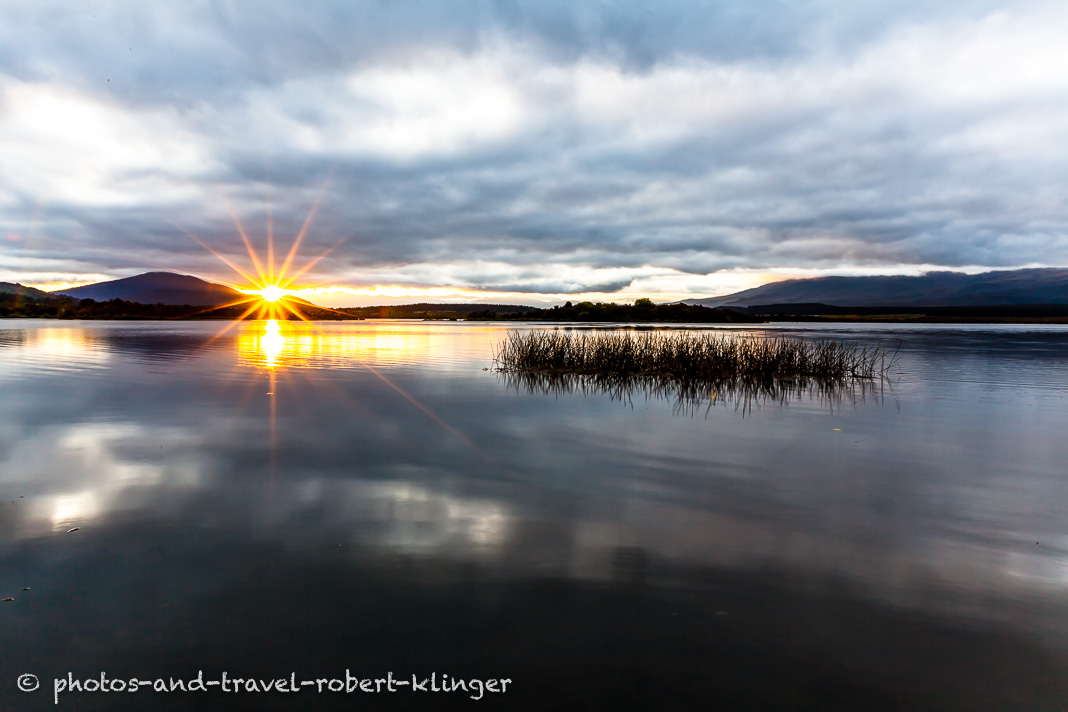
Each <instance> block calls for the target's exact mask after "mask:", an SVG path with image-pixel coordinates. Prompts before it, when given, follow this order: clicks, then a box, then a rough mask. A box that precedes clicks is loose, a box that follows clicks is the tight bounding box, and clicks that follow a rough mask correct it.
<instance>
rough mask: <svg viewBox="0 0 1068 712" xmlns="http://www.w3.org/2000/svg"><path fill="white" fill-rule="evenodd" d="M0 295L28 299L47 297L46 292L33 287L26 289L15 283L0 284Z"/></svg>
mask: <svg viewBox="0 0 1068 712" xmlns="http://www.w3.org/2000/svg"><path fill="white" fill-rule="evenodd" d="M0 294H14V295H17V296H20V297H29V298H31V299H40V298H42V297H47V296H48V292H44V291H41V290H40V289H35V288H33V287H26V286H24V285H21V284H18V283H17V282H15V283H12V282H0Z"/></svg>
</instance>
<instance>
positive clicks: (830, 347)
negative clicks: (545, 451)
mask: <svg viewBox="0 0 1068 712" xmlns="http://www.w3.org/2000/svg"><path fill="white" fill-rule="evenodd" d="M895 359H896V354H895V353H890V352H888V351H887V350H886V349H885V348H883V347H879V346H871V345H860V344H854V343H843V342H840V341H833V340H830V339H822V340H806V339H799V338H788V337H784V336H777V337H761V336H748V335H734V334H722V333H719V334H711V333H707V332H705V333H693V332H678V333H664V332H638V333H633V332H628V331H609V332H592V333H589V332H576V331H560V330H557V331H541V330H536V331H512V332H510V333H509V334H508V337H507V338H506V339H505V340H504V341H503V342H502V343H501V344H500V345H499V347H498V350H497V354H496V358H495V361H496V363H497V367H498V370H501V371H509V372H541V373H555V374H574V375H585V376H595V377H626V378H633V377H649V378H656V379H668V380H672V381H678V382H721V381H725V380H735V379H740V380H743V381H751V382H757V381H774V380H806V379H817V380H824V381H841V380H845V379H874V378H878V377H880V376H883V375H885V374H886V373H887V372H888V371H889V369H890V368H891V367H892V366H893V363H894V361H895Z"/></svg>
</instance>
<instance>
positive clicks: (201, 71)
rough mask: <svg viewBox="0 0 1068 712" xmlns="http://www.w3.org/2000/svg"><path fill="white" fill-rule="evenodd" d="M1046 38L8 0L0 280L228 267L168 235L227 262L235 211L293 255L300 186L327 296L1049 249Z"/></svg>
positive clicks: (1057, 80) (854, 7)
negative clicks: (219, 255) (270, 229)
mask: <svg viewBox="0 0 1068 712" xmlns="http://www.w3.org/2000/svg"><path fill="white" fill-rule="evenodd" d="M1066 37H1068V3H1065V2H1064V1H1063V0H1056V1H1052V2H1026V1H1024V2H1013V3H1011V4H1006V3H994V2H985V1H981V0H974V1H969V0H954V1H953V2H942V3H939V2H933V1H932V0H922V1H913V0H868V1H865V2H855V1H853V0H849V1H846V0H842V1H840V2H834V1H832V0H824V1H822V2H818V1H813V2H805V1H803V0H777V1H776V0H721V1H719V2H664V1H663V0H660V1H658V2H655V3H647V4H645V3H638V2H610V1H608V0H604V1H590V2H581V1H575V0H570V1H560V2H557V1H555V0H536V1H534V2H514V1H505V0H500V1H499V2H463V1H460V0H444V1H442V2H418V3H417V2H410V3H405V2H387V1H382V2H347V1H346V2H337V3H332V4H331V3H328V2H291V1H285V2H281V1H279V2H271V1H269V0H257V1H256V2H247V3H243V2H230V1H224V0H220V1H218V2H180V3H179V2H159V3H155V2H122V3H108V2H64V3H53V2H43V1H41V0H27V1H26V2H20V1H19V0H5V1H4V2H3V4H2V5H0V156H2V158H0V280H4V281H18V282H22V283H24V284H37V285H42V284H56V283H61V282H71V283H75V282H88V281H97V280H100V279H107V278H115V277H123V276H128V275H132V274H137V273H140V272H143V271H147V270H149V269H168V270H174V271H179V272H186V273H191V274H196V275H199V276H202V277H205V278H210V279H218V280H224V281H227V282H230V283H233V284H238V283H241V282H242V281H243V280H242V278H241V277H240V276H238V275H237V274H236V273H234V272H233V271H232V270H231V269H230V268H229V267H227V266H226V265H225V264H224V263H223V262H222V261H220V260H219V259H218V258H217V257H215V256H213V255H212V254H210V253H209V252H208V251H207V250H206V249H205V248H204V247H202V246H201V245H199V244H198V243H197V242H196V241H194V240H193V239H192V238H191V237H189V236H188V235H186V234H185V233H186V232H188V233H190V234H192V235H193V236H195V237H196V238H198V239H199V240H200V241H201V242H203V243H204V244H205V245H207V246H209V247H210V248H212V249H213V250H215V251H217V252H219V253H222V254H223V255H224V256H226V257H227V258H228V259H230V260H231V261H233V262H235V263H236V264H237V265H238V266H239V267H241V268H242V269H243V270H248V269H251V267H250V265H249V263H250V260H249V258H248V256H247V254H245V252H244V247H243V245H242V243H241V238H240V236H239V234H238V231H237V229H236V227H235V225H234V221H233V220H232V218H231V212H230V211H231V207H232V210H233V212H234V213H235V214H236V215H237V216H238V218H239V219H240V221H241V223H242V224H243V225H244V226H245V228H246V230H247V232H248V236H249V238H250V240H251V241H252V242H253V243H254V244H255V245H256V246H257V247H258V248H259V249H260V250H261V252H262V253H264V254H265V252H266V243H267V233H268V224H269V223H273V232H274V236H275V238H276V242H277V244H278V247H277V248H276V249H277V251H278V252H279V253H282V255H284V253H285V251H286V250H287V249H288V247H289V244H290V242H291V241H292V239H293V238H294V237H295V236H296V235H297V234H298V233H299V232H300V230H301V226H302V224H303V223H304V221H305V218H306V217H307V216H308V215H309V211H311V210H312V208H313V206H314V205H315V204H316V201H317V200H318V201H319V202H318V210H317V211H316V212H315V214H314V216H313V219H312V221H311V222H310V224H309V226H308V229H307V231H306V235H305V238H304V241H303V243H302V245H301V246H300V250H299V253H298V256H297V258H296V259H295V260H294V262H293V265H294V266H295V267H300V266H302V265H304V264H306V263H307V262H308V261H310V260H311V259H313V258H315V257H316V256H318V255H320V254H321V253H322V252H324V251H325V250H327V249H330V248H331V247H333V248H334V249H333V251H332V252H330V253H329V254H328V255H327V256H326V257H324V258H323V259H322V260H321V261H319V262H318V263H317V264H315V265H314V267H313V268H312V269H311V270H309V271H308V272H307V273H306V274H305V275H304V276H303V277H302V278H301V280H300V281H301V282H302V283H305V284H310V283H317V284H320V285H321V288H323V289H326V288H334V292H332V293H319V294H317V295H316V296H314V297H310V298H312V299H313V300H315V301H318V302H320V303H323V304H331V305H349V304H367V303H385V302H387V301H408V302H410V301H419V300H421V299H422V298H426V297H429V298H434V299H438V298H445V299H448V298H463V299H465V300H470V299H471V298H472V297H471V295H472V293H473V292H475V291H478V292H480V294H476V295H474V296H480V297H483V298H485V299H489V300H492V301H508V302H518V303H529V304H534V303H551V302H554V301H562V300H563V299H566V298H574V297H584V296H585V297H589V296H593V297H595V298H602V299H606V300H608V299H610V300H624V299H627V300H631V299H634V298H635V297H636V296H652V297H653V298H654V299H657V300H665V299H677V298H683V297H688V296H694V297H696V296H708V295H712V294H722V293H728V292H732V291H737V290H739V289H743V288H747V287H750V286H754V285H756V284H759V283H762V282H766V281H769V280H773V279H781V278H783V277H784V276H806V275H818V274H889V273H909V274H915V273H919V272H922V271H925V270H930V269H947V268H948V269H963V270H966V271H980V270H984V269H993V268H1007V267H1020V266H1046V265H1048V266H1064V265H1066V264H1068V235H1066V232H1065V225H1066V217H1068V207H1066V206H1068V202H1066V198H1068V195H1066V193H1068V187H1066V186H1068V182H1066V179H1068V175H1066V173H1068V50H1066V49H1065V48H1066V47H1068V41H1066V40H1065V38H1066ZM269 217H273V221H270V220H269ZM280 257H281V255H280ZM278 261H279V262H280V261H281V259H280V258H279V260H278ZM291 271H292V270H291ZM376 285H377V289H378V291H377V292H374V291H372V290H373V289H375V287H376ZM339 289H340V290H341V291H339ZM344 290H349V291H344ZM368 292H370V293H368ZM390 296H392V297H393V298H392V299H389V298H387V297H390ZM413 296H414V297H418V299H413V298H412V297H413Z"/></svg>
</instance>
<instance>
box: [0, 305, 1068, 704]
mask: <svg viewBox="0 0 1068 712" xmlns="http://www.w3.org/2000/svg"><path fill="white" fill-rule="evenodd" d="M223 328H224V325H222V324H219V323H207V322H195V323H181V322H168V323H128V322H126V323H119V322H114V323H109V322H52V321H29V320H26V321H12V320H8V321H2V320H0V394H2V396H0V418H2V422H3V427H2V428H0V598H6V597H12V598H14V601H10V602H4V603H0V636H2V637H0V642H2V652H0V661H2V662H0V707H2V708H4V709H54V708H56V707H55V706H54V705H53V700H52V686H53V682H52V679H53V678H54V677H60V676H66V674H67V673H68V672H72V673H73V674H74V676H75V677H80V678H87V677H93V676H96V677H99V674H100V672H101V671H106V672H107V673H108V676H109V678H110V677H120V678H126V679H128V678H133V677H136V678H139V679H142V680H154V679H156V678H160V677H164V678H170V677H182V676H185V677H193V676H195V675H196V674H197V671H198V670H204V672H205V677H206V678H208V679H210V678H211V676H215V677H216V678H218V677H219V676H220V675H221V673H222V672H223V671H228V672H229V674H230V676H231V677H235V676H237V677H251V676H259V677H262V678H272V679H274V678H279V677H283V676H286V677H288V676H289V674H290V673H291V672H295V674H296V676H297V679H298V680H300V679H312V680H314V679H316V678H334V677H338V676H341V677H344V674H345V670H346V669H349V670H350V671H351V672H352V674H353V675H357V676H360V677H384V676H385V674H386V672H387V671H392V672H393V673H394V675H395V676H397V677H400V678H404V679H411V676H412V675H413V674H417V675H419V676H420V678H425V677H427V676H429V674H430V673H431V672H437V673H438V675H439V676H440V675H443V674H444V675H449V676H450V678H463V679H470V678H482V679H485V678H490V677H494V678H509V679H511V680H512V681H513V682H512V683H511V684H510V685H509V686H508V689H507V692H506V693H503V694H486V695H485V697H484V698H483V699H481V700H479V701H475V700H472V699H470V698H469V696H468V695H466V694H464V693H460V692H456V693H449V694H446V693H413V692H403V691H402V692H397V693H395V694H388V693H385V692H383V693H382V694H377V695H376V694H366V693H364V694H362V695H361V694H359V693H357V694H356V695H344V694H328V693H326V692H324V693H323V694H316V693H314V692H312V691H311V688H309V689H308V690H305V691H302V692H301V693H300V694H289V695H287V694H278V693H272V694H258V695H257V694H252V693H248V694H241V695H232V694H231V695H230V696H225V695H223V693H221V692H219V691H217V690H216V691H214V692H210V693H185V694H178V693H174V694H163V693H153V692H151V691H150V690H145V689H142V690H139V691H138V692H137V693H136V694H129V693H126V694H117V693H113V694H107V695H104V694H99V693H98V694H92V693H87V692H86V693H80V694H69V695H66V696H62V697H61V698H60V707H59V708H67V709H77V710H90V709H257V710H261V709H286V710H291V709H292V710H295V709H318V708H334V707H337V708H342V707H343V708H346V709H351V708H353V707H362V708H370V709H440V708H449V709H453V708H455V709H478V708H493V709H531V710H534V709H537V710H545V709H623V708H635V709H650V710H652V709H702V710H708V709H745V710H756V709H769V710H780V709H812V710H828V709H831V710H833V709H887V710H891V709H894V710H896V709H900V710H923V709H930V710H956V709H961V710H966V709H967V710H971V709H990V710H995V709H996V710H1039V709H1042V710H1045V709H1048V710H1059V709H1060V710H1062V709H1066V708H1068V675H1066V673H1068V596H1066V593H1068V476H1066V469H1068V468H1066V467H1065V465H1066V463H1068V329H1065V328H1063V327H1043V326H1039V327H1031V326H1012V327H985V326H984V327H970V326H909V327H901V326H896V325H890V326H888V325H843V326H841V327H825V326H822V325H821V326H816V327H813V326H811V325H776V326H774V327H769V328H768V329H757V330H756V331H757V332H758V333H764V332H765V331H768V332H776V333H777V332H780V331H781V332H785V333H789V334H794V335H800V336H808V337H813V336H831V337H834V338H843V339H848V340H860V341H863V342H865V343H884V344H891V345H893V346H895V347H896V346H898V345H899V346H900V361H899V364H898V366H897V367H896V368H895V369H893V373H892V374H891V378H890V380H889V381H888V382H887V383H884V384H877V385H876V386H875V387H872V388H869V389H866V390H865V391H862V392H852V393H843V394H838V395H836V396H831V397H826V396H819V395H814V394H809V395H802V396H801V397H797V395H796V394H794V395H791V396H789V397H786V398H784V399H780V400H775V399H767V398H765V399H757V400H749V401H746V400H744V399H741V398H740V397H738V396H737V395H736V394H735V395H732V394H729V393H728V394H724V396H723V397H721V398H719V399H717V401H716V402H715V403H714V404H711V407H707V406H708V404H705V407H699V408H696V409H695V408H693V407H681V406H680V404H679V403H676V402H674V401H673V400H672V399H671V398H670V397H669V398H666V399H659V398H655V397H646V396H644V395H642V394H640V393H635V394H632V395H630V396H627V395H625V394H624V395H623V397H622V398H621V397H620V394H600V393H595V392H588V393H582V392H570V393H569V392H560V391H559V390H557V391H553V390H552V389H549V390H548V391H547V392H540V391H536V392H533V393H532V392H531V391H530V390H529V389H528V388H525V387H523V386H522V385H520V386H516V385H514V384H513V383H510V382H509V381H508V380H507V379H504V378H503V377H501V376H499V375H498V374H497V373H495V372H494V371H493V370H492V366H493V363H492V356H493V353H494V346H495V344H496V343H497V342H499V341H500V340H501V339H502V338H503V337H504V335H505V334H506V333H507V329H508V328H524V329H526V328H544V327H536V326H531V325H516V324H486V323H482V324H479V323H435V322H395V321H368V322H359V323H353V322H349V323H322V324H315V325H296V324H288V323H282V324H281V325H277V324H269V323H265V322H247V323H245V324H242V325H239V326H235V327H233V328H231V329H230V330H229V331H227V332H225V333H223V334H221V335H219V332H220V331H221V330H222V329H223ZM737 331H738V333H746V330H742V329H739V330H737ZM75 527H77V531H74V532H70V531H69V530H71V529H73V528H75ZM26 587H28V588H29V589H30V590H28V591H24V590H23V589H24V588H26ZM22 673H33V674H35V675H37V676H38V677H39V679H40V681H41V689H40V690H38V691H37V692H34V693H22V692H19V691H18V690H17V689H16V686H15V682H16V679H17V678H18V676H19V675H20V674H22Z"/></svg>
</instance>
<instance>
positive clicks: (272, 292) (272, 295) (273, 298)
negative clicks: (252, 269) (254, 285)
mask: <svg viewBox="0 0 1068 712" xmlns="http://www.w3.org/2000/svg"><path fill="white" fill-rule="evenodd" d="M285 294H286V291H285V290H284V289H282V288H280V287H278V286H277V285H273V284H272V285H268V286H266V287H264V288H263V289H261V290H260V296H261V297H263V298H264V300H266V301H268V302H277V301H278V300H279V299H281V298H282V297H283V296H285Z"/></svg>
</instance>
